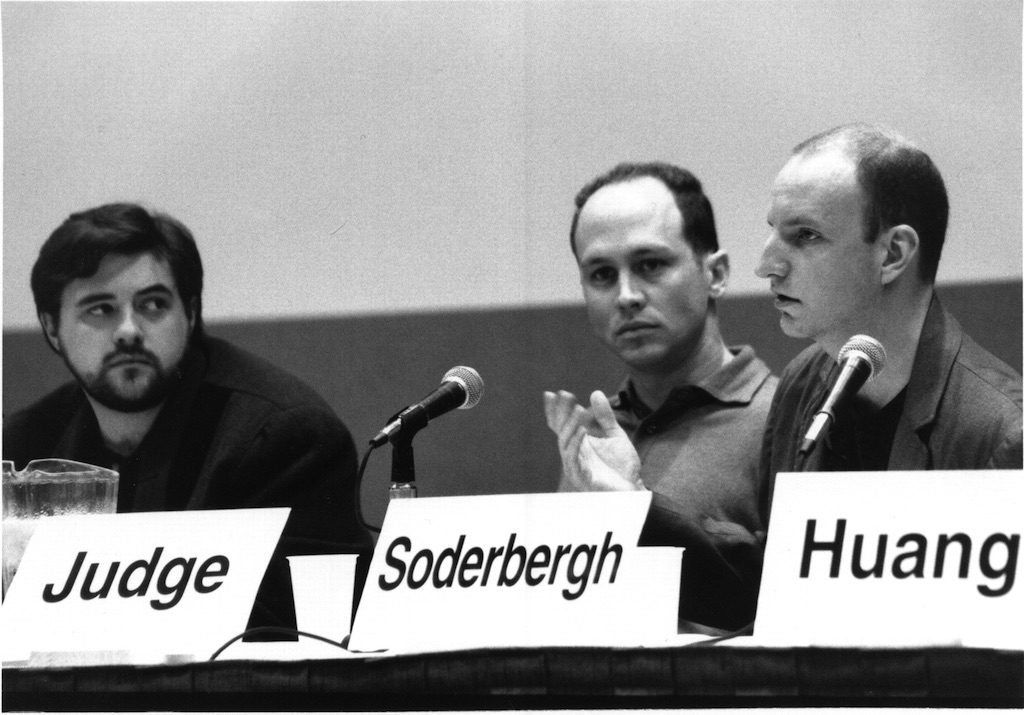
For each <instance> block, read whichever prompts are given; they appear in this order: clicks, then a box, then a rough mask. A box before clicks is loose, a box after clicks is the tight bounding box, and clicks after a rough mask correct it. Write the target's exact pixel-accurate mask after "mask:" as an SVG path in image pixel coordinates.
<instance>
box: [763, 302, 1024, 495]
mask: <svg viewBox="0 0 1024 715" xmlns="http://www.w3.org/2000/svg"><path fill="white" fill-rule="evenodd" d="M837 374H838V366H837V364H836V362H835V360H833V359H832V358H830V357H829V356H828V355H827V354H826V353H825V352H824V351H823V350H822V349H821V348H819V347H817V346H816V345H812V346H811V347H809V348H807V349H806V350H804V351H803V352H802V353H800V355H798V356H797V357H796V358H795V359H794V360H793V362H791V363H790V364H789V365H788V366H787V367H786V369H785V371H784V372H783V374H782V378H781V380H780V382H779V388H778V391H777V392H776V393H775V400H774V402H773V403H772V409H771V412H770V413H769V415H768V426H767V429H766V431H765V443H764V449H763V451H762V461H761V468H762V472H763V473H764V475H765V476H767V477H770V478H771V479H772V480H774V478H775V475H776V474H777V473H778V472H791V471H794V469H795V465H796V453H797V447H798V444H799V442H800V439H801V437H802V436H803V435H804V434H805V433H806V431H807V428H808V427H809V425H810V422H811V419H812V418H813V416H814V412H815V411H816V410H817V409H818V407H819V406H820V405H821V403H822V402H823V401H824V399H825V396H826V393H827V391H828V390H830V389H831V386H832V384H833V383H834V382H835V379H836V375H837ZM839 427H840V425H839V424H838V423H837V428H839ZM824 451H825V450H824V449H821V448H819V449H817V450H815V452H814V453H813V454H812V455H811V458H810V459H809V460H808V464H807V469H806V471H818V469H817V467H818V466H819V465H820V464H821V459H822V455H823V453H824ZM1022 451H1024V450H1022V421H1021V376H1020V374H1019V373H1018V372H1017V371H1015V370H1013V369H1012V368H1010V367H1009V366H1008V365H1006V364H1005V363H1004V362H1002V361H1001V360H999V359H998V358H996V357H995V356H993V355H992V354H990V353H989V352H987V351H986V350H985V349H984V348H982V347H980V346H979V345H978V344H977V343H976V342H974V341H973V340H972V339H971V338H970V337H969V336H968V335H966V334H965V333H964V331H963V329H962V328H961V327H960V324H959V323H958V322H957V321H956V319H955V318H953V316H951V315H950V314H948V313H947V312H946V311H945V310H944V309H943V308H942V305H941V303H939V300H938V298H932V302H931V305H930V306H929V309H928V314H927V316H926V317H925V322H924V327H923V329H922V331H921V339H920V342H919V343H918V347H917V354H916V356H915V357H914V368H913V372H912V373H911V376H910V382H909V383H908V385H907V392H906V398H905V402H904V405H903V412H902V414H901V415H900V418H899V421H898V423H897V425H896V433H895V436H894V439H893V444H892V449H891V450H890V452H889V455H888V468H889V469H890V470H925V469H1020V468H1021V466H1022Z"/></svg>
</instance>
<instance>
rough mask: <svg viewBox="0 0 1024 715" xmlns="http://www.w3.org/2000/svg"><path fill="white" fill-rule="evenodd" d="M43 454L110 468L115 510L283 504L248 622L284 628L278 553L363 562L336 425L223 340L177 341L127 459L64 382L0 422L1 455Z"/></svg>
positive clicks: (286, 580) (310, 395) (344, 435)
mask: <svg viewBox="0 0 1024 715" xmlns="http://www.w3.org/2000/svg"><path fill="white" fill-rule="evenodd" d="M44 457H63V458H66V459H74V460H78V461H82V462H87V463H90V464H96V465H99V466H105V467H112V468H114V469H117V471H118V472H119V473H120V475H121V479H120V484H119V492H118V511H119V512H137V511H174V510H185V509H234V508H246V507H270V506H288V507H291V509H292V512H291V515H290V517H289V519H288V522H287V524H286V526H285V530H284V534H283V536H282V538H281V542H280V544H279V545H278V548H277V551H276V552H275V554H274V558H273V559H272V562H271V566H270V568H269V569H268V571H267V576H266V578H265V579H264V581H263V584H262V586H261V588H260V593H259V596H258V597H257V600H256V605H255V607H254V609H253V614H252V619H251V622H250V625H253V626H254V625H281V626H290V627H294V625H295V616H294V607H293V605H292V598H291V579H290V576H289V572H288V567H287V563H286V561H285V559H284V557H285V556H286V555H293V554H316V553H358V554H361V556H362V557H361V558H360V559H359V561H360V565H359V575H360V577H363V576H365V573H366V570H367V568H368V567H369V556H370V553H371V551H372V548H373V541H372V538H371V536H370V534H369V533H368V532H367V531H366V530H365V529H364V528H363V527H362V526H361V525H360V524H359V521H358V519H357V517H356V501H355V500H356V490H355V480H356V465H357V453H356V448H355V444H354V442H353V440H352V436H351V435H350V434H349V431H348V429H347V428H346V427H345V425H344V424H343V423H342V422H341V420H340V419H339V418H338V417H337V415H336V414H335V413H334V412H333V410H331V408H330V407H329V406H328V405H327V403H326V402H324V400H323V399H322V398H321V397H320V396H319V395H317V394H316V393H315V392H314V391H313V390H312V389H311V388H310V387H308V386H307V385H305V384H304V383H303V382H301V381H300V380H298V379H297V378H295V377H293V376H292V375H289V374H288V373H286V372H284V371H282V370H280V369H279V368H277V367H275V366H273V365H271V364H270V363H269V362H266V361H265V360H263V359H261V358H259V357H256V356H255V355H252V354H250V353H248V352H246V351H244V350H241V349H239V348H237V347H235V346H233V345H231V344H230V343H227V342H225V341H223V340H218V339H214V338H205V339H203V340H201V341H200V342H199V344H198V345H197V346H194V347H191V348H190V349H189V351H188V353H187V354H186V357H185V359H184V361H183V363H182V374H181V381H180V383H179V384H178V386H177V388H176V389H175V390H174V392H173V393H172V395H171V396H170V397H169V398H168V399H167V401H166V402H165V403H164V405H163V407H162V408H161V410H160V413H159V415H158V416H157V419H156V421H155V422H154V424H153V426H152V428H150V430H149V432H148V433H147V434H146V437H145V438H144V439H143V441H142V443H141V444H140V445H139V447H138V449H136V451H135V453H134V454H132V455H131V456H130V457H128V458H121V457H119V456H117V455H115V454H113V453H112V452H109V451H108V450H107V449H106V448H105V447H104V446H103V440H102V438H101V436H100V431H99V426H98V424H97V422H96V417H95V415H94V413H93V411H92V408H91V406H90V405H89V402H88V400H86V398H85V395H84V394H83V392H82V390H81V388H80V387H79V386H78V385H77V384H75V383H71V384H67V385H65V386H63V387H61V388H58V389H57V390H55V391H54V392H52V393H50V394H49V395H47V396H46V397H44V398H42V399H41V400H39V401H38V402H36V403H35V404H33V405H31V406H30V407H28V408H26V409H25V410H22V411H20V412H18V413H17V414H15V415H12V416H11V417H10V418H9V419H6V420H5V421H4V428H3V458H4V459H5V460H12V461H14V462H15V464H16V466H17V467H18V468H19V469H20V468H22V467H24V465H25V463H27V462H28V461H30V460H32V459H38V458H44ZM359 583H360V584H361V583H362V580H361V578H360V581H359Z"/></svg>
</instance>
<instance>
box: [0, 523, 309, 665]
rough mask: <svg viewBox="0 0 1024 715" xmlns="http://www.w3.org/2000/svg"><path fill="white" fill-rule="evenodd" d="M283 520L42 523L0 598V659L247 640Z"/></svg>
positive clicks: (191, 648)
mask: <svg viewBox="0 0 1024 715" xmlns="http://www.w3.org/2000/svg"><path fill="white" fill-rule="evenodd" d="M289 511H290V510H289V509H287V508H274V509H231V510H216V511H182V512H151V513H150V512H147V513H133V514H102V515H83V516H61V517H48V518H43V519H41V520H40V521H39V523H38V525H37V526H36V528H35V533H34V535H33V536H32V537H31V540H30V541H29V543H28V547H27V548H26V550H25V554H24V556H23V557H22V560H21V564H20V566H19V568H18V573H17V575H16V576H15V578H14V580H13V581H12V583H11V585H10V588H9V590H8V592H7V597H6V598H5V599H4V603H3V621H4V638H3V641H4V642H3V653H4V660H5V661H10V660H21V659H24V658H26V657H27V656H28V655H29V654H30V653H32V652H93V651H126V652H144V653H159V654H199V655H202V656H208V655H209V654H210V653H212V652H213V651H214V650H215V649H216V648H217V647H219V646H220V645H222V644H223V643H224V642H225V641H227V640H228V639H229V638H231V637H233V636H235V635H237V634H238V633H241V632H242V631H243V630H245V626H246V623H247V622H248V619H249V612H250V611H251V609H252V604H253V601H254V600H255V597H256V591H257V589H258V588H259V585H260V582H261V581H262V579H263V575H264V573H265V571H266V568H267V565H268V564H269V562H270V556H271V554H272V553H273V551H274V547H275V546H276V545H277V542H278V539H279V538H280V536H281V532H282V530H283V529H284V524H285V521H286V520H287V519H288V513H289Z"/></svg>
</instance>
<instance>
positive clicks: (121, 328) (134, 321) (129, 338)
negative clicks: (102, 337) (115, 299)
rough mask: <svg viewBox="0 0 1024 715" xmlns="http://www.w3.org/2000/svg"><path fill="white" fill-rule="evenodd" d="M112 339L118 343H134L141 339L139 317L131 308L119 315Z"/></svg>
mask: <svg viewBox="0 0 1024 715" xmlns="http://www.w3.org/2000/svg"><path fill="white" fill-rule="evenodd" d="M114 337H115V339H116V340H117V342H119V343H136V342H139V341H140V340H141V339H142V330H141V328H140V326H139V316H138V314H136V312H135V311H134V310H132V309H131V308H126V309H125V311H124V313H123V314H122V315H121V319H120V320H119V321H118V323H117V331H116V333H115V335H114Z"/></svg>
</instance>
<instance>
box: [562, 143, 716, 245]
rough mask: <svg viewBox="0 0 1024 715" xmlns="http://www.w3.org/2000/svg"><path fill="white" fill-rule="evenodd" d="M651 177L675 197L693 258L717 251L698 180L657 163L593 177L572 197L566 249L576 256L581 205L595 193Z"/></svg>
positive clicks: (712, 216)
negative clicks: (574, 209) (573, 205)
mask: <svg viewBox="0 0 1024 715" xmlns="http://www.w3.org/2000/svg"><path fill="white" fill-rule="evenodd" d="M645 177H651V178H654V179H658V180H659V181H660V182H661V183H663V184H664V185H665V187H666V188H667V189H668V190H669V191H670V192H671V193H672V196H674V197H675V200H676V206H677V207H678V208H679V213H680V215H681V216H682V217H683V235H682V238H683V239H684V240H685V241H686V242H687V243H688V244H690V248H692V249H693V251H694V253H696V254H697V255H707V254H709V253H714V252H715V251H717V250H718V233H717V231H715V214H714V211H712V209H711V201H710V200H709V199H708V197H707V196H705V195H704V188H703V187H702V186H701V183H700V180H699V179H698V178H697V177H696V176H694V175H693V174H691V173H690V172H689V171H687V170H686V169H682V168H680V167H678V166H673V165H672V164H666V163H664V162H659V161H651V162H643V163H632V162H623V163H621V164H619V165H618V166H616V167H615V168H613V169H612V170H611V171H608V172H606V173H604V174H602V175H601V176H599V177H597V178H596V179H594V180H593V181H591V182H590V183H588V184H587V185H586V186H584V187H583V188H582V189H580V192H579V193H578V194H576V212H575V213H574V214H573V216H572V226H571V227H570V229H569V245H570V246H571V247H572V252H573V255H576V226H577V224H579V221H580V212H581V211H582V210H583V205H584V204H586V203H587V200H588V199H589V198H590V197H591V196H593V195H594V194H595V193H596V192H597V191H598V189H601V188H603V187H605V186H608V185H609V184H621V183H623V182H626V181H632V180H633V179H641V178H645Z"/></svg>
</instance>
